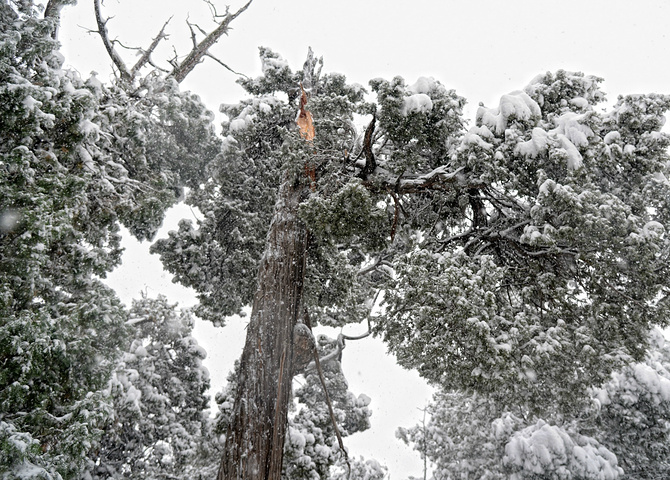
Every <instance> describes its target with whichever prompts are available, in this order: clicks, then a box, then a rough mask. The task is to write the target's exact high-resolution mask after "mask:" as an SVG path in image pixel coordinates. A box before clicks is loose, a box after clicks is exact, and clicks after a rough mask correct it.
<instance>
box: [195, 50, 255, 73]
mask: <svg viewBox="0 0 670 480" xmlns="http://www.w3.org/2000/svg"><path fill="white" fill-rule="evenodd" d="M205 56H206V57H209V58H211V59H212V60H214V61H215V62H216V63H218V64H219V65H221V66H222V67H223V68H225V69H226V70H228V71H229V72H231V73H234V74H235V75H239V76H240V77H244V78H249V77H248V76H247V75H245V74H244V73H240V72H236V71H235V70H233V69H232V68H230V67H229V66H228V65H226V64H225V63H223V62H222V61H221V60H219V59H218V58H216V57H215V56H214V55H212V54H211V53H209V52H207V53H206V54H205Z"/></svg>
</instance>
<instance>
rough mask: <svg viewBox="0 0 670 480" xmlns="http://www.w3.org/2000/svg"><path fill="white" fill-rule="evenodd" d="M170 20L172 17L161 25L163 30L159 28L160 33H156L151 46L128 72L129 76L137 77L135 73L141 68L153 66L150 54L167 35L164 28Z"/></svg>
mask: <svg viewBox="0 0 670 480" xmlns="http://www.w3.org/2000/svg"><path fill="white" fill-rule="evenodd" d="M170 20H172V17H170V18H168V20H167V22H165V23H164V24H163V28H161V31H160V32H158V35H156V38H154V39H153V41H152V42H151V45H149V48H147V49H146V50H145V51H144V53H143V54H142V56H141V57H140V59H139V60H138V61H137V63H136V64H135V66H134V67H133V68H132V69H131V70H130V74H131V76H133V77H135V75H137V72H139V71H140V69H141V68H142V67H144V66H145V65H146V64H149V65H151V66H154V65H153V64H152V63H151V54H152V53H153V52H154V50H156V47H157V46H158V44H159V43H160V41H161V40H163V39H164V38H167V35H166V34H165V28H166V27H167V26H168V23H170Z"/></svg>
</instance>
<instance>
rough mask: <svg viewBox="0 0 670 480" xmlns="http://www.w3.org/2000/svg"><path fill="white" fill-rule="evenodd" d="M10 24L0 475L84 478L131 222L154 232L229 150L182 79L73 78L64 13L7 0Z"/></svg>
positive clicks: (111, 357) (0, 247)
mask: <svg viewBox="0 0 670 480" xmlns="http://www.w3.org/2000/svg"><path fill="white" fill-rule="evenodd" d="M56 3H59V6H62V5H64V4H66V3H67V2H54V5H55V4H56ZM0 22H1V24H0V105H1V112H0V318H2V321H1V323H0V423H1V425H2V454H0V458H1V459H2V464H1V466H0V470H2V471H3V475H4V477H3V478H8V479H9V478H17V477H20V478H55V479H57V478H79V474H80V472H81V469H82V468H83V467H84V465H85V464H86V462H87V459H86V458H87V456H88V453H89V451H90V450H91V449H92V448H93V447H94V446H95V444H96V442H97V440H98V438H99V436H100V434H101V426H102V425H104V423H105V422H106V421H107V419H108V417H109V415H111V414H112V410H111V408H110V406H109V404H108V403H107V402H106V400H105V398H104V395H103V389H104V388H105V386H106V384H107V382H108V380H109V378H110V375H111V373H112V370H113V369H114V366H115V364H116V360H117V356H118V353H119V347H120V346H121V345H122V344H123V342H124V339H125V337H126V334H127V331H126V326H125V321H126V319H127V313H126V312H125V310H124V308H123V306H122V305H121V304H120V302H119V301H118V300H117V298H116V296H115V294H114V293H113V292H112V291H111V290H110V289H109V288H108V287H106V286H105V285H104V284H103V283H102V282H101V280H100V279H101V278H104V277H105V275H106V273H107V272H109V271H111V270H112V269H113V268H114V267H115V266H116V265H118V263H119V262H120V256H121V248H120V238H121V237H120V233H119V229H120V225H121V224H123V225H125V226H127V227H128V229H129V230H130V231H131V232H132V233H134V234H135V235H136V236H137V237H138V238H140V239H142V238H150V237H151V236H153V234H154V233H155V231H156V229H157V228H158V226H159V225H160V223H161V221H162V217H163V213H164V211H165V210H166V209H167V208H168V207H169V206H170V205H172V204H173V203H174V202H175V201H176V200H177V199H178V198H179V197H180V196H181V189H182V188H183V187H185V186H191V187H193V186H195V185H197V184H198V183H199V180H198V178H199V175H202V174H203V172H204V170H205V169H204V165H205V164H206V163H207V161H208V159H209V157H210V156H213V154H212V152H213V151H216V150H218V148H219V140H218V139H217V137H216V136H215V135H214V132H213V129H212V127H211V114H210V113H209V112H207V110H206V109H205V108H204V107H203V105H202V103H201V102H200V101H199V100H198V98H197V97H195V96H193V95H191V94H185V93H180V92H179V91H178V89H177V87H176V84H175V83H174V82H173V81H171V80H163V79H161V78H159V77H157V76H154V75H149V76H147V77H146V78H143V79H141V80H138V83H137V85H112V86H105V85H102V84H101V83H100V82H99V81H97V79H96V78H95V77H91V78H89V79H87V80H84V79H82V78H80V77H79V76H78V74H76V73H74V72H71V71H68V70H65V69H63V68H62V64H63V58H62V56H61V55H60V54H59V53H58V44H57V42H56V41H55V40H54V39H53V37H54V36H55V35H54V31H55V28H56V27H57V22H58V16H57V15H56V16H49V17H47V18H43V17H42V14H41V12H40V11H39V9H38V7H36V6H35V4H34V3H33V2H31V1H22V2H15V1H3V2H1V3H0Z"/></svg>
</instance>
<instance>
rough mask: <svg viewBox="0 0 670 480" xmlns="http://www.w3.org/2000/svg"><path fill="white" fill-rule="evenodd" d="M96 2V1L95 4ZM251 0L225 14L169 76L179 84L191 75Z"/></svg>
mask: <svg viewBox="0 0 670 480" xmlns="http://www.w3.org/2000/svg"><path fill="white" fill-rule="evenodd" d="M97 1H98V0H96V2H97ZM252 1H253V0H249V1H248V2H247V3H246V5H244V6H243V7H242V8H240V9H239V10H238V11H237V12H235V13H231V14H227V15H226V16H225V17H224V19H223V20H222V21H221V23H220V24H219V26H218V27H216V29H214V30H213V31H212V33H210V34H209V35H207V36H206V37H205V38H204V39H203V40H202V41H201V42H200V43H199V44H198V45H197V46H195V47H194V48H193V50H191V53H189V54H188V55H187V56H186V58H185V59H184V61H183V62H181V63H179V64H178V65H177V66H175V68H174V70H173V71H172V73H171V74H170V75H171V76H172V77H173V78H174V79H175V80H176V81H177V83H181V82H182V81H183V80H184V79H185V78H186V76H187V75H188V74H189V73H191V71H192V70H193V69H194V68H195V66H196V65H197V64H198V63H200V62H201V61H202V58H203V57H204V56H205V55H206V54H207V52H208V50H209V49H210V47H211V46H212V45H214V44H215V43H216V42H217V41H218V40H219V38H221V36H222V35H223V34H226V33H228V28H229V26H230V23H231V22H232V21H233V20H235V19H236V18H237V17H238V16H239V15H240V14H241V13H242V12H244V11H245V10H246V9H247V8H249V5H251V2H252Z"/></svg>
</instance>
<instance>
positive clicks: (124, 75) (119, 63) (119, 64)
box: [93, 0, 133, 83]
mask: <svg viewBox="0 0 670 480" xmlns="http://www.w3.org/2000/svg"><path fill="white" fill-rule="evenodd" d="M93 6H94V8H95V20H96V23H97V24H98V34H99V35H100V38H101V39H102V43H103V45H104V46H105V49H106V50H107V53H108V54H109V57H110V58H111V59H112V62H113V63H114V65H115V66H116V68H117V70H118V71H119V76H120V77H121V79H122V80H124V81H126V82H128V83H130V82H132V81H133V77H132V75H130V73H129V72H128V68H127V67H126V64H125V63H124V62H123V60H122V59H121V57H120V56H119V54H118V52H117V51H116V50H114V45H113V43H112V42H110V40H109V36H108V34H107V21H108V20H109V19H107V20H103V19H102V14H101V13H100V0H93Z"/></svg>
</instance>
